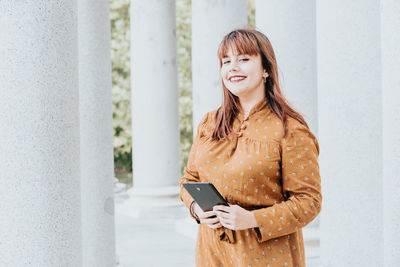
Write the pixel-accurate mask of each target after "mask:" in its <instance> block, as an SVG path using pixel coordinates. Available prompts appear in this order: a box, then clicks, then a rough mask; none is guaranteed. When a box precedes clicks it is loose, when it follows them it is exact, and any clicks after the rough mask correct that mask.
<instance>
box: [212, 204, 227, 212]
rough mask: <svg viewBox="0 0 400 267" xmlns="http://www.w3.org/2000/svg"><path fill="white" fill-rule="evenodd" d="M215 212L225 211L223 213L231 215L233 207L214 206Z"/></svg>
mask: <svg viewBox="0 0 400 267" xmlns="http://www.w3.org/2000/svg"><path fill="white" fill-rule="evenodd" d="M213 211H223V212H227V213H229V212H230V211H231V207H227V206H223V205H218V206H214V208H213Z"/></svg>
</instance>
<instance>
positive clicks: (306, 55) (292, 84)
mask: <svg viewBox="0 0 400 267" xmlns="http://www.w3.org/2000/svg"><path fill="white" fill-rule="evenodd" d="M315 20H316V16H315V0H311V1H304V2H300V1H296V0H285V1H282V0H268V1H260V0H258V1H257V2H256V26H257V28H258V29H259V30H260V31H261V32H263V33H264V34H265V35H266V36H267V37H268V39H269V40H270V41H271V44H272V47H273V48H274V51H275V55H276V58H277V63H278V69H279V76H280V77H279V78H280V85H281V89H282V92H283V94H284V95H285V96H286V98H287V99H288V101H289V103H290V104H292V105H293V107H294V108H295V109H296V110H297V111H298V112H300V113H301V114H302V115H303V116H304V118H305V119H306V121H307V123H308V125H309V126H310V129H311V131H312V132H313V133H314V134H316V135H318V99H317V98H318V97H317V58H316V57H317V53H316V25H315ZM319 219H320V216H318V217H317V218H316V219H314V221H312V222H311V223H310V224H309V225H307V226H306V227H305V228H304V229H303V235H304V241H305V247H306V258H307V266H310V267H311V266H318V265H319V264H320V260H319V257H320V255H319V254H320V252H319Z"/></svg>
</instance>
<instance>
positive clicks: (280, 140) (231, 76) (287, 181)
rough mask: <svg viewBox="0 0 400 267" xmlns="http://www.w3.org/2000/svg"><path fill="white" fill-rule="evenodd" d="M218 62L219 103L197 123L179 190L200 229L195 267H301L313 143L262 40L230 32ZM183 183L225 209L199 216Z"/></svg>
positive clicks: (315, 207)
mask: <svg viewBox="0 0 400 267" xmlns="http://www.w3.org/2000/svg"><path fill="white" fill-rule="evenodd" d="M218 56H219V60H220V74H221V79H222V89H223V94H224V98H223V102H222V105H221V106H220V107H219V108H218V109H216V110H213V111H210V112H208V113H207V114H206V115H205V116H204V117H203V118H202V120H201V122H200V124H199V126H198V128H197V135H196V137H195V140H194V142H193V145H192V149H191V152H190V157H189V160H188V164H187V166H186V168H185V170H184V175H183V177H182V179H181V183H180V186H181V192H180V197H181V200H182V201H183V202H184V203H185V205H186V206H187V207H188V208H189V209H190V213H191V215H192V216H193V217H194V218H196V219H197V221H198V222H199V223H200V225H199V231H198V237H197V243H196V266H202V267H203V266H246V267H247V266H253V267H255V266H270V267H273V266H287V267H290V266H293V267H295V266H297V267H303V266H305V253H304V241H303V235H302V227H304V226H306V225H307V224H308V223H310V222H311V221H312V220H313V219H314V218H315V217H316V216H317V215H318V213H319V212H320V210H321V203H322V195H321V179H320V175H319V166H318V154H319V146H318V142H317V140H316V138H315V136H314V135H313V134H312V132H311V131H310V129H309V128H308V126H307V123H306V122H305V120H304V118H303V117H302V116H301V115H300V114H299V113H298V112H297V111H295V110H294V109H293V108H292V107H291V106H290V105H289V104H288V103H287V101H286V99H285V98H284V97H283V95H282V93H281V90H280V86H279V81H278V71H277V70H278V68H277V63H276V59H275V54H274V51H273V49H272V46H271V44H270V42H269V40H268V38H267V37H266V36H265V35H264V34H262V33H261V32H259V31H256V30H250V29H239V30H235V31H232V32H230V33H229V34H227V35H226V36H225V37H224V39H223V40H222V42H221V44H220V46H219V50H218ZM183 182H211V183H213V184H214V186H215V187H216V188H217V190H218V191H219V192H220V193H221V195H222V196H223V197H224V198H225V199H226V200H227V201H228V203H229V205H230V206H229V207H227V206H215V207H214V209H213V210H212V211H209V212H204V211H203V210H201V208H200V207H199V206H198V205H197V203H196V202H194V201H193V199H192V198H191V196H190V195H189V194H188V193H187V192H186V191H185V189H184V188H183V186H182V183H183ZM214 216H216V217H214Z"/></svg>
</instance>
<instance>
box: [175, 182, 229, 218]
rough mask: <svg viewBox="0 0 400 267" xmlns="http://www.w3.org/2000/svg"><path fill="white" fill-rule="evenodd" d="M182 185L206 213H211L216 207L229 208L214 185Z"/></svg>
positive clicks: (192, 183) (201, 183)
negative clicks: (223, 206)
mask: <svg viewBox="0 0 400 267" xmlns="http://www.w3.org/2000/svg"><path fill="white" fill-rule="evenodd" d="M182 185H183V187H184V188H185V189H186V191H188V193H189V194H190V195H191V196H192V198H193V199H194V201H196V203H197V204H198V205H199V206H200V208H201V209H202V210H203V211H204V212H206V211H211V210H212V209H213V207H214V206H215V205H225V206H229V204H228V202H226V200H225V199H224V198H223V197H222V196H221V194H220V193H219V192H218V190H217V189H216V188H215V187H214V185H213V184H212V183H208V182H187V183H183V184H182Z"/></svg>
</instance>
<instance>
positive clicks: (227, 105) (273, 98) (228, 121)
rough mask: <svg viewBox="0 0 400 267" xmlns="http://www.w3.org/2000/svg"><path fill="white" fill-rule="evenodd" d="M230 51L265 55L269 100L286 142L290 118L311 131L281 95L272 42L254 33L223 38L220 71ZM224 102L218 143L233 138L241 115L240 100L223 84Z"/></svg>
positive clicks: (218, 122) (216, 132)
mask: <svg viewBox="0 0 400 267" xmlns="http://www.w3.org/2000/svg"><path fill="white" fill-rule="evenodd" d="M229 49H232V50H233V51H236V52H237V53H238V54H246V55H251V56H254V55H261V63H262V67H263V69H265V70H266V71H267V72H268V74H269V76H268V77H267V80H266V83H265V96H266V99H267V104H268V106H269V108H270V109H271V111H272V112H273V113H274V114H275V115H276V116H277V117H278V118H279V119H280V120H281V121H282V125H283V138H284V137H286V134H287V119H288V116H290V117H292V118H294V119H296V120H297V121H299V122H300V123H301V124H303V125H305V126H306V127H308V125H307V123H306V121H305V120H304V118H303V116H302V115H301V114H300V113H298V112H297V111H295V110H294V109H293V108H292V107H291V106H290V105H289V104H288V102H287V100H286V99H285V97H284V96H283V95H282V93H281V89H280V86H279V79H278V66H277V64H276V57H275V53H274V50H273V49H272V46H271V43H270V41H269V40H268V38H267V37H266V36H265V35H264V34H263V33H261V32H259V31H257V30H253V29H237V30H234V31H232V32H230V33H228V34H227V35H225V37H224V38H223V40H222V42H221V44H220V45H219V48H218V58H219V62H220V67H221V66H222V59H223V58H224V57H226V56H227V54H228V51H229ZM222 89H223V101H222V105H221V106H220V107H219V108H218V110H217V113H216V117H215V128H214V130H213V134H212V140H214V141H218V140H221V139H226V138H229V136H230V134H231V133H232V131H233V130H232V127H233V121H234V119H235V118H236V116H237V115H238V113H239V105H240V102H239V97H237V96H235V95H234V94H232V93H231V92H230V91H229V90H228V89H227V88H226V87H225V85H224V83H223V82H222Z"/></svg>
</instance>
